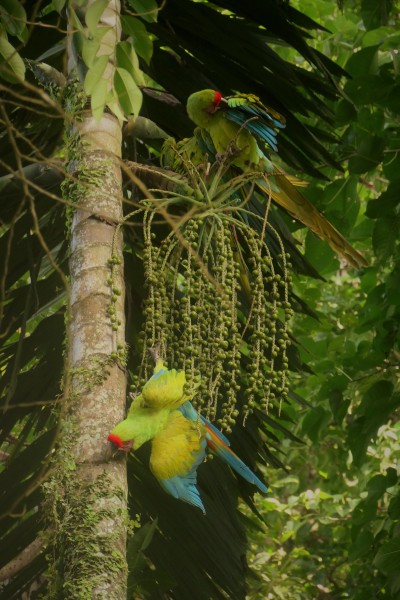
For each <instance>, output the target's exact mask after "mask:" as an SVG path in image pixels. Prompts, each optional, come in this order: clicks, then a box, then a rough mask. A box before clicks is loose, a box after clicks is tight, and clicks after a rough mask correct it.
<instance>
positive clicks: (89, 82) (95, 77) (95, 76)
mask: <svg viewBox="0 0 400 600" xmlns="http://www.w3.org/2000/svg"><path fill="white" fill-rule="evenodd" d="M107 63H108V56H107V55H106V54H104V55H103V56H99V57H98V58H96V60H95V62H94V64H93V66H92V67H90V69H89V70H88V72H87V73H86V77H85V81H84V84H83V85H84V89H85V92H86V93H87V95H88V96H91V94H93V92H94V90H95V88H96V86H97V85H98V83H99V81H100V80H101V78H102V76H103V73H104V71H105V68H106V66H107Z"/></svg>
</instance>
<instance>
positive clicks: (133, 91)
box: [114, 68, 142, 117]
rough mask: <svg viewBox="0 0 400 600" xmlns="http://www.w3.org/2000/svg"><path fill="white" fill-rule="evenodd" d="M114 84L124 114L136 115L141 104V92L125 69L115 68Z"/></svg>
mask: <svg viewBox="0 0 400 600" xmlns="http://www.w3.org/2000/svg"><path fill="white" fill-rule="evenodd" d="M114 86H115V90H116V92H117V96H118V101H119V103H120V105H121V108H122V110H123V111H124V114H125V115H127V116H130V115H133V116H136V117H137V116H138V114H139V111H140V108H141V106H142V92H141V91H140V89H139V88H138V86H137V85H136V83H135V81H134V79H133V76H132V75H131V74H130V73H129V71H127V70H126V69H122V68H117V69H116V71H115V75H114Z"/></svg>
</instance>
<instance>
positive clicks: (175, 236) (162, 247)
mask: <svg viewBox="0 0 400 600" xmlns="http://www.w3.org/2000/svg"><path fill="white" fill-rule="evenodd" d="M247 183H248V178H247V179H246V180H245V181H244V183H243V182H242V183H241V184H240V182H239V183H238V178H237V180H236V182H235V185H236V187H237V186H238V185H244V184H247ZM210 189H212V190H213V197H212V198H210V197H209V196H207V192H209V191H210ZM220 190H223V194H222V196H221V194H219V192H220ZM236 191H237V189H236ZM231 197H232V190H229V189H228V190H227V189H226V184H225V183H224V182H221V185H220V186H218V182H217V183H216V182H215V177H214V178H213V179H212V181H211V183H210V184H209V186H208V188H207V190H206V191H205V198H204V204H203V205H201V203H200V206H199V203H198V202H197V205H198V206H197V207H198V210H196V211H194V214H193V216H192V217H191V218H190V219H188V220H186V219H185V218H182V221H181V222H180V223H179V224H178V226H177V227H176V228H175V229H174V231H172V232H171V233H169V235H167V236H166V237H165V238H164V239H162V240H161V241H160V240H159V236H158V234H157V233H156V232H157V225H156V224H155V222H156V221H157V219H155V217H156V216H158V212H157V210H158V209H157V206H154V204H153V205H152V204H151V203H149V202H146V207H145V208H144V211H143V232H144V252H143V258H144V265H145V280H146V286H147V299H146V302H145V307H144V315H145V324H144V329H143V332H142V342H143V358H142V365H141V370H140V374H139V377H138V379H137V380H136V382H135V383H136V386H137V387H140V386H142V385H143V383H144V382H145V381H146V380H147V379H148V377H149V376H150V375H151V373H152V369H153V364H152V362H151V360H150V358H149V356H148V353H147V352H146V350H147V349H148V348H151V347H153V346H155V345H156V344H160V345H161V354H162V356H163V357H165V359H166V361H167V363H168V366H169V367H170V368H177V369H179V368H180V369H184V370H185V373H186V377H187V379H188V392H194V391H195V390H196V395H195V397H194V400H193V401H194V403H195V405H196V407H197V408H198V409H199V410H201V411H202V413H203V414H205V415H206V416H207V417H208V418H209V419H211V420H212V421H217V423H218V424H219V426H220V427H221V428H222V429H225V430H226V431H227V432H228V433H229V431H230V429H231V427H232V425H233V424H234V423H235V420H236V419H237V417H238V416H239V414H241V416H242V418H244V419H245V418H246V416H247V415H248V414H249V413H251V412H252V411H253V410H254V408H255V407H260V408H262V409H263V410H266V411H267V410H268V408H269V405H270V403H271V402H278V403H281V402H282V400H283V399H284V398H285V397H286V395H287V392H288V387H287V370H288V359H287V348H288V344H289V334H288V321H289V319H290V317H291V316H292V309H291V305H290V300H289V287H290V275H289V268H290V264H289V263H288V255H286V254H285V250H284V247H283V245H282V242H281V240H280V238H279V235H278V233H277V232H276V231H275V230H274V229H273V228H272V227H271V226H270V225H269V224H268V223H264V227H263V230H262V231H261V232H258V231H257V230H256V229H254V228H252V227H250V226H249V225H247V224H246V222H245V220H243V219H242V218H241V215H240V212H239V209H238V212H237V213H236V212H235V209H234V208H232V201H231ZM197 198H198V194H197ZM228 203H229V210H227V208H226V207H227V205H228ZM210 207H212V208H210ZM269 238H271V239H272V238H273V239H274V242H275V245H278V246H279V248H280V251H279V253H278V254H275V256H274V257H273V256H272V255H271V252H270V249H269V245H268V240H269ZM136 386H135V387H136Z"/></svg>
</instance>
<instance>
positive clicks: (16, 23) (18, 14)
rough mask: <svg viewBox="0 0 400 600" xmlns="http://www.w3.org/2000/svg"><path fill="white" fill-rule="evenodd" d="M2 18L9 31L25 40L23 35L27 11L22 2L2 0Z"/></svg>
mask: <svg viewBox="0 0 400 600" xmlns="http://www.w3.org/2000/svg"><path fill="white" fill-rule="evenodd" d="M0 20H1V21H2V23H3V25H4V27H5V28H6V31H7V33H9V34H10V35H14V36H16V37H18V38H19V39H20V40H21V41H23V39H22V38H21V35H22V33H23V31H24V29H25V27H26V12H25V9H24V7H23V6H22V4H21V2H19V1H18V0H2V1H1V4H0Z"/></svg>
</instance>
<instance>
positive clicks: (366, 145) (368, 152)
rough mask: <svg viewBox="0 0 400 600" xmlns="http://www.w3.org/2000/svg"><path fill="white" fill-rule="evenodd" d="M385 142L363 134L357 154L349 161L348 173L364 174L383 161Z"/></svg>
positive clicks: (377, 137)
mask: <svg viewBox="0 0 400 600" xmlns="http://www.w3.org/2000/svg"><path fill="white" fill-rule="evenodd" d="M385 145H386V143H385V140H384V139H383V138H382V137H380V136H377V135H371V134H369V133H364V134H363V136H362V137H361V140H360V142H359V144H358V145H357V153H356V155H355V156H352V157H351V158H350V160H349V171H350V173H357V174H360V173H365V172H366V171H371V169H374V168H375V167H376V166H377V165H378V164H379V163H380V162H381V161H382V159H383V151H384V149H385Z"/></svg>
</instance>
